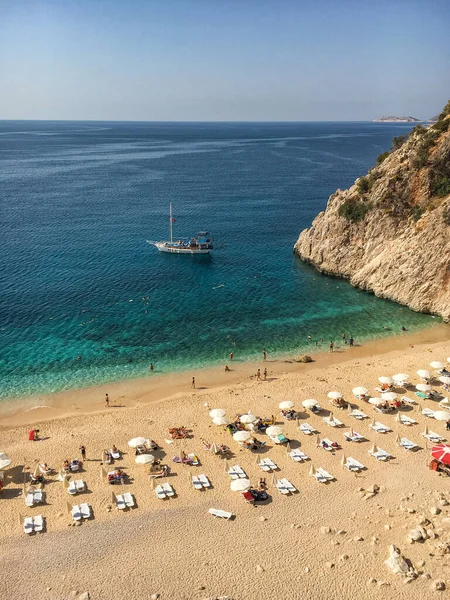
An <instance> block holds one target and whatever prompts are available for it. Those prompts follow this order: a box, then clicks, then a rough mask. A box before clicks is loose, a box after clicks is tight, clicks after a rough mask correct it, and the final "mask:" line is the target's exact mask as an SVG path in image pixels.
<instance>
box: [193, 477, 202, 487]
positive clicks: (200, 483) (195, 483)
mask: <svg viewBox="0 0 450 600" xmlns="http://www.w3.org/2000/svg"><path fill="white" fill-rule="evenodd" d="M192 485H193V486H194V489H195V490H201V489H203V486H202V482H201V481H199V478H198V477H197V475H193V476H192Z"/></svg>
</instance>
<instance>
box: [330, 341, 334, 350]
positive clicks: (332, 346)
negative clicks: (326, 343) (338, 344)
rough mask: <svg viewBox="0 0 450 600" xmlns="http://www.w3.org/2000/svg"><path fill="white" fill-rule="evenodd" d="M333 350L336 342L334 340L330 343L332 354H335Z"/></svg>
mask: <svg viewBox="0 0 450 600" xmlns="http://www.w3.org/2000/svg"><path fill="white" fill-rule="evenodd" d="M333 350H334V342H333V340H331V342H330V352H333Z"/></svg>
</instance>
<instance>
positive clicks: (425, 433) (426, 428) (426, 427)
mask: <svg viewBox="0 0 450 600" xmlns="http://www.w3.org/2000/svg"><path fill="white" fill-rule="evenodd" d="M422 435H428V425H425V430H424V432H423V434H422Z"/></svg>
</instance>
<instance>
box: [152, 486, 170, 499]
mask: <svg viewBox="0 0 450 600" xmlns="http://www.w3.org/2000/svg"><path fill="white" fill-rule="evenodd" d="M155 494H156V497H157V498H160V499H162V500H164V498H167V495H166V491H165V490H164V488H163V487H162V485H157V486H156V487H155Z"/></svg>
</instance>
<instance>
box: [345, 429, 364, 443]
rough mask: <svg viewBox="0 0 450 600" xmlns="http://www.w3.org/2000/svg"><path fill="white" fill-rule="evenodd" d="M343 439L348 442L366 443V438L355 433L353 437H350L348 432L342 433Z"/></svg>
mask: <svg viewBox="0 0 450 600" xmlns="http://www.w3.org/2000/svg"><path fill="white" fill-rule="evenodd" d="M344 437H345V439H346V440H347V441H349V442H364V441H366V438H365V437H364V436H363V435H361V434H359V433H357V432H356V431H354V432H353V435H351V434H350V432H349V431H346V432H345V433H344Z"/></svg>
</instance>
